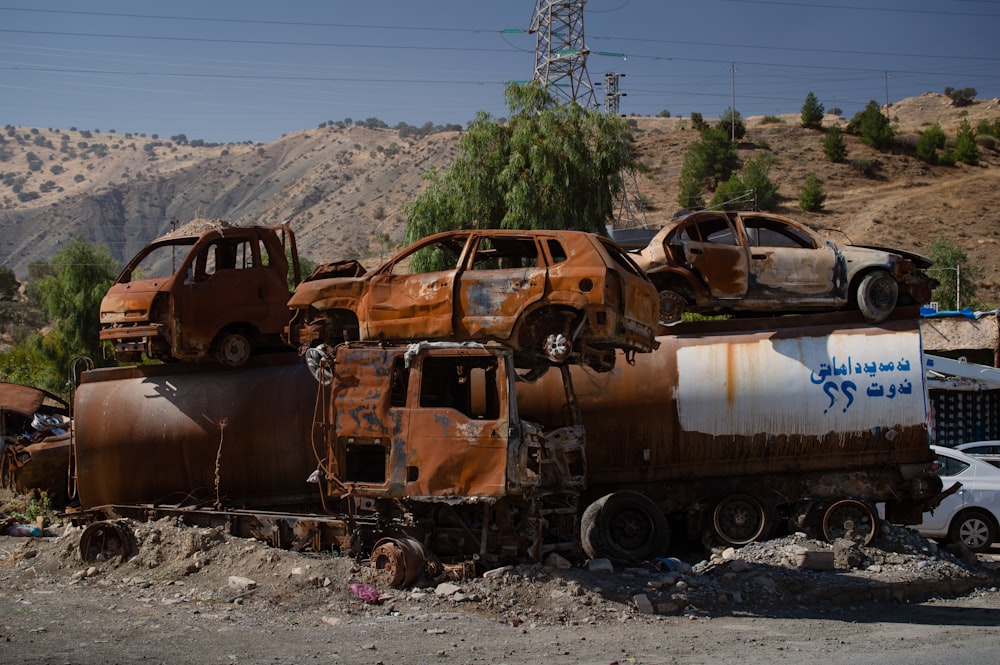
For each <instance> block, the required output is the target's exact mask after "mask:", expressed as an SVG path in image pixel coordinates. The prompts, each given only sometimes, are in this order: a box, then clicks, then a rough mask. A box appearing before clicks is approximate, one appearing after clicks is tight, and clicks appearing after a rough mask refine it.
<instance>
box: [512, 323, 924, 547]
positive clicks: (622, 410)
mask: <svg viewBox="0 0 1000 665" xmlns="http://www.w3.org/2000/svg"><path fill="white" fill-rule="evenodd" d="M670 330H671V334H670V335H663V336H660V337H659V338H658V340H659V342H660V346H659V349H658V350H656V351H654V352H653V353H650V354H642V355H639V356H637V357H636V359H635V364H633V365H630V364H628V363H625V362H619V363H617V364H616V366H615V369H614V371H612V372H610V373H605V374H597V373H595V372H592V371H588V370H587V369H586V368H580V367H574V368H573V370H572V376H573V383H574V386H575V388H576V393H577V396H578V399H579V406H580V410H581V411H582V413H583V424H584V428H585V430H586V433H587V458H588V469H589V472H588V475H587V489H586V491H585V493H584V495H583V497H582V504H581V505H583V506H587V508H586V510H585V511H584V513H583V516H582V533H581V537H582V544H583V547H584V549H585V550H586V551H587V553H588V554H590V555H597V554H601V553H603V554H610V555H612V556H615V557H616V558H621V559H644V558H648V557H650V556H652V555H655V554H658V553H660V552H662V551H664V550H665V549H667V547H668V542H669V534H670V526H671V525H673V526H674V527H675V528H676V527H677V526H681V527H683V528H684V529H685V530H686V532H687V534H688V536H692V535H694V536H695V537H703V536H709V537H713V538H714V540H715V541H716V542H720V541H721V542H722V543H726V544H731V545H742V544H746V543H749V542H751V541H754V540H758V539H762V538H766V537H768V536H769V535H771V534H773V533H775V532H776V531H777V529H778V528H779V527H785V526H789V527H790V528H792V529H794V530H807V531H812V532H813V533H814V534H815V535H817V536H822V537H825V538H827V539H830V540H832V539H834V538H836V537H839V536H843V535H849V536H851V537H853V538H854V539H856V540H858V541H860V542H868V541H870V539H871V538H872V536H873V535H874V534H875V532H876V527H877V524H878V519H877V513H876V504H877V503H879V502H885V504H886V517H887V519H889V520H890V521H892V522H895V523H899V524H915V523H917V522H919V521H920V515H921V513H922V512H923V511H924V510H926V509H928V508H930V507H932V506H933V505H936V504H935V499H936V498H937V496H938V495H939V493H940V491H941V483H940V480H939V479H938V478H937V476H935V475H934V468H935V467H934V455H933V453H932V452H931V451H930V449H929V447H928V435H927V424H928V423H927V402H926V391H925V387H924V377H923V369H922V357H921V342H920V331H919V326H918V321H917V317H916V316H915V315H914V316H908V313H906V312H903V313H900V314H899V315H897V318H895V319H893V320H890V321H887V322H885V323H883V324H880V325H876V326H873V325H871V324H867V323H864V322H862V321H860V319H859V318H858V317H857V316H855V315H853V314H830V315H820V316H810V317H809V318H808V319H807V318H804V317H779V318H773V319H755V320H729V321H715V322H713V321H706V322H700V323H687V324H682V325H679V326H676V327H674V328H671V329H670ZM558 380H559V379H558V376H549V375H546V376H543V377H542V378H541V379H540V380H538V381H536V382H534V383H521V384H519V392H518V402H519V406H520V410H521V413H522V414H523V415H524V416H525V417H526V418H531V419H533V420H535V421H537V422H540V423H543V424H545V425H549V426H552V425H556V424H558V423H560V422H562V421H563V420H564V417H565V416H564V406H563V404H562V403H561V401H560V399H559V398H558V392H559V391H558V388H559V386H558Z"/></svg>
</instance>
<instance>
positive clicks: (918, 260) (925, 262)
mask: <svg viewBox="0 0 1000 665" xmlns="http://www.w3.org/2000/svg"><path fill="white" fill-rule="evenodd" d="M851 248H857V249H869V250H874V251H876V252H883V253H885V254H897V255H899V256H902V257H903V258H904V259H909V260H910V261H913V264H914V265H915V266H917V267H918V268H929V267H931V265H933V263H934V262H933V261H932V260H931V259H930V257H927V256H924V255H923V254H917V253H916V252H908V251H906V250H904V249H896V248H895V247H879V246H878V245H847V246H845V247H844V251H849V250H850V249H851Z"/></svg>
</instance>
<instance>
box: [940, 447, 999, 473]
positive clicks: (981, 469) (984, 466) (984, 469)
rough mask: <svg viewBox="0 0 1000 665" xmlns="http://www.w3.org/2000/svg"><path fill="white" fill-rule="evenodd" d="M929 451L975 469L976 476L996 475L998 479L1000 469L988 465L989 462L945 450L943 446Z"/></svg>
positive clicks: (951, 450)
mask: <svg viewBox="0 0 1000 665" xmlns="http://www.w3.org/2000/svg"><path fill="white" fill-rule="evenodd" d="M931 450H933V451H934V452H935V453H937V454H939V455H944V456H945V457H951V458H953V459H957V460H959V461H960V462H964V463H965V464H968V465H969V466H974V467H976V475H977V476H978V475H996V476H998V477H1000V468H997V467H995V466H993V465H992V464H990V463H989V462H984V461H983V460H981V459H979V458H978V457H973V456H971V455H966V454H965V453H963V452H962V451H961V450H956V449H955V448H947V447H945V446H931Z"/></svg>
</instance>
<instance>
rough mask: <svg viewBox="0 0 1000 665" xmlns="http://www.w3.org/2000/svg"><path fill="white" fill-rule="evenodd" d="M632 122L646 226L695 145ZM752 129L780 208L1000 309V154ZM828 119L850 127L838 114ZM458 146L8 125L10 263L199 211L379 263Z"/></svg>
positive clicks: (944, 118)
mask: <svg viewBox="0 0 1000 665" xmlns="http://www.w3.org/2000/svg"><path fill="white" fill-rule="evenodd" d="M890 117H891V118H892V121H893V126H894V128H895V130H896V133H897V138H898V139H899V141H900V143H902V144H909V145H915V143H916V138H917V135H918V134H919V132H921V131H923V130H924V129H926V128H927V127H929V126H930V125H932V124H933V123H935V122H936V123H939V124H940V125H941V127H942V128H943V129H944V130H945V132H946V133H948V134H949V136H950V137H954V133H955V130H956V128H957V127H958V124H959V123H960V122H961V120H962V119H963V118H967V119H968V120H969V121H970V122H971V123H972V124H973V126H975V124H976V123H977V122H979V120H981V119H985V120H989V121H992V120H994V119H997V118H1000V102H998V101H997V100H989V101H982V100H981V101H978V102H977V103H975V104H974V105H972V106H969V107H965V108H956V107H953V106H952V105H951V104H950V102H949V100H948V99H947V98H945V97H943V96H941V95H937V94H932V93H928V94H925V95H922V96H920V97H915V98H911V99H907V100H903V101H901V102H898V103H894V104H893V105H892V107H891V109H890ZM630 121H631V122H632V124H633V127H634V129H635V136H636V148H637V150H638V152H639V155H640V158H641V160H642V162H643V163H644V164H645V165H647V166H648V167H649V172H648V173H646V174H642V175H640V176H638V180H637V185H638V190H639V193H640V194H641V196H642V198H643V200H644V201H645V202H646V203H647V205H648V207H647V211H646V213H645V223H646V224H648V225H651V226H655V225H657V224H658V223H659V221H661V220H663V219H666V218H668V217H670V215H671V214H672V213H673V212H674V210H676V208H677V207H678V206H677V204H676V197H677V178H678V175H679V173H680V169H681V165H682V163H683V157H684V153H685V151H686V150H687V148H688V146H689V145H690V144H691V143H692V142H693V141H695V140H696V139H697V138H698V135H697V132H695V131H693V130H692V129H691V123H690V120H689V119H686V118H633V119H631V120H630ZM744 121H745V124H746V126H747V129H748V135H747V137H746V138H745V139H744V141H743V142H742V143H741V145H740V156H741V158H744V159H745V158H748V157H751V156H754V155H755V154H760V153H761V152H762V151H765V150H768V151H770V152H772V153H773V154H774V155H775V157H776V158H777V162H776V164H775V166H774V168H773V169H772V171H771V178H772V180H774V181H775V182H776V183H778V185H779V193H780V194H781V196H782V197H783V199H784V200H783V204H784V205H783V209H782V210H781V212H784V213H785V214H789V215H790V216H793V217H795V218H797V219H801V220H802V221H805V222H808V223H810V224H813V225H815V226H818V227H824V228H827V229H833V230H835V231H830V232H829V234H830V236H831V237H832V238H833V239H834V240H843V236H844V235H846V236H848V237H849V238H850V240H851V241H853V242H855V243H868V244H878V245H887V246H893V245H895V246H899V247H902V248H906V249H911V250H915V251H924V252H925V251H926V249H927V246H928V244H929V242H930V241H931V240H932V239H933V238H934V237H935V236H936V235H937V234H939V233H940V234H943V235H944V236H946V237H949V238H951V239H953V240H954V241H955V242H956V243H957V244H958V245H959V246H960V247H961V248H962V249H963V250H965V251H966V252H967V253H968V254H969V258H970V262H971V263H972V264H974V265H977V266H979V267H981V268H982V269H983V271H984V277H983V279H982V280H981V282H980V293H979V296H980V299H981V300H983V301H984V302H986V303H988V304H989V305H991V306H996V305H997V304H1000V265H998V263H997V262H996V260H995V257H996V255H997V251H998V244H1000V153H998V152H997V151H996V149H988V148H985V147H983V146H981V147H980V156H981V160H982V164H981V165H980V166H976V167H970V166H966V165H958V166H954V167H945V166H931V165H928V164H925V163H924V162H921V161H919V160H917V159H916V158H914V157H913V156H911V155H908V154H904V151H902V150H900V151H899V152H897V153H895V154H887V153H879V152H876V151H874V150H872V149H870V148H867V147H866V146H863V145H860V144H859V143H858V142H857V141H856V139H855V138H854V137H850V136H845V139H846V141H847V144H848V159H849V160H851V159H866V160H871V161H872V162H874V163H875V164H876V165H877V172H876V175H875V176H874V177H865V176H863V175H862V174H861V173H859V172H858V170H857V169H855V168H853V167H852V166H850V165H849V164H834V163H831V162H829V161H828V160H827V159H826V158H825V157H824V155H823V152H822V133H820V132H818V131H813V130H806V129H802V128H801V127H799V116H798V114H790V115H786V116H780V117H777V118H775V117H767V118H762V117H749V118H745V119H744ZM824 124H826V125H828V126H829V125H832V124H840V125H845V124H846V120H845V119H844V118H840V117H837V116H827V118H826V119H825V120H824ZM88 134H89V135H88ZM458 136H459V134H458V132H446V133H440V134H433V135H431V136H428V137H425V138H412V137H408V138H401V137H400V136H399V135H398V133H397V132H396V131H394V130H389V129H367V128H364V127H347V128H337V127H325V128H318V129H311V130H305V131H298V132H292V133H289V134H287V135H285V136H284V137H282V138H281V139H280V140H278V141H276V142H274V143H271V144H258V145H249V144H235V145H222V146H192V145H189V144H177V143H175V142H172V141H167V140H163V139H155V138H146V137H142V136H139V135H129V134H125V135H118V134H112V133H104V134H98V133H84V132H79V131H76V130H59V129H40V128H35V129H32V128H12V127H8V128H7V130H6V131H5V132H4V133H3V134H0V138H2V139H3V141H2V142H0V173H2V183H0V230H2V233H0V264H4V265H7V266H9V267H11V268H13V269H14V270H15V272H16V273H17V275H18V277H20V278H21V279H23V278H24V277H25V276H26V274H27V266H28V264H29V263H30V262H31V261H33V260H36V259H39V258H46V259H47V258H51V257H52V256H53V255H55V254H56V253H57V252H58V251H59V249H60V247H61V246H62V244H63V243H64V242H66V241H67V240H68V239H69V238H71V237H73V236H74V235H77V234H81V235H83V236H84V237H85V238H87V239H88V240H90V241H93V242H100V243H104V244H106V245H107V246H108V247H109V248H110V249H111V250H112V253H113V255H114V256H115V257H116V258H117V259H119V260H120V261H123V262H124V261H125V260H127V259H128V258H130V257H131V256H132V255H133V254H134V253H135V252H136V251H138V250H139V249H140V248H141V247H142V246H143V245H144V244H145V243H146V242H148V241H149V240H150V239H152V238H154V237H156V236H158V235H162V234H163V233H165V232H167V231H169V230H170V228H171V222H172V221H177V222H179V223H184V222H186V221H189V220H191V219H193V218H196V217H204V218H221V219H227V220H229V221H231V222H234V223H239V224H254V223H259V224H273V223H278V222H282V221H288V222H289V223H290V224H291V225H292V227H293V228H294V229H295V230H296V232H297V234H298V237H299V247H300V250H301V251H302V253H303V254H304V255H306V256H308V257H309V258H311V259H312V260H314V261H329V260H335V259H339V258H360V259H362V260H364V261H365V262H366V263H367V264H369V265H371V264H373V263H377V262H378V260H379V258H380V256H383V255H385V253H386V252H387V251H389V250H390V249H391V248H392V246H394V245H395V244H398V243H399V241H400V239H401V237H402V230H403V226H404V219H403V217H402V214H401V209H402V206H403V205H404V204H405V203H406V202H407V201H410V200H412V199H413V197H414V196H415V195H416V194H417V192H419V191H420V188H421V186H422V182H423V181H422V176H423V175H424V174H425V173H426V172H427V170H428V169H430V168H435V167H436V168H439V169H443V168H447V165H448V164H449V163H450V161H451V160H452V159H453V157H454V155H455V144H456V140H457V138H458ZM910 152H912V151H910ZM809 173H815V174H816V175H817V176H818V177H819V178H820V179H821V180H822V182H823V188H824V190H825V191H826V193H827V202H826V208H825V211H824V212H823V213H819V214H814V213H804V212H802V211H801V210H799V208H798V205H797V198H798V192H799V189H800V188H801V187H802V184H803V183H804V181H805V179H806V177H807V175H808V174H809ZM17 185H20V187H18V186H17ZM33 193H34V194H33ZM19 195H20V196H19ZM36 196H37V198H33V197H36ZM21 199H25V200H21Z"/></svg>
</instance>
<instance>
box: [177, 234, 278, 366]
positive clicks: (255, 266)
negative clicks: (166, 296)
mask: <svg viewBox="0 0 1000 665" xmlns="http://www.w3.org/2000/svg"><path fill="white" fill-rule="evenodd" d="M194 251H196V252H197V254H196V255H195V257H194V261H193V262H192V274H191V275H190V278H189V279H185V280H183V284H182V285H181V287H180V288H179V290H178V291H177V292H176V296H175V297H176V299H177V302H175V304H174V308H175V311H177V312H178V315H179V319H180V326H179V328H180V330H181V331H182V334H181V335H180V339H181V347H182V348H181V349H177V351H180V352H182V353H183V355H189V354H193V353H195V352H197V351H208V349H209V347H210V346H211V344H212V341H213V339H214V338H215V335H216V334H217V333H218V332H219V331H220V330H222V329H223V328H225V327H226V326H227V325H229V324H231V323H239V322H249V323H253V324H254V325H255V326H259V322H260V321H261V320H266V316H265V315H266V312H267V305H266V302H267V296H268V293H269V291H268V290H267V287H266V285H265V283H264V279H263V277H264V273H265V272H266V271H265V270H264V269H263V268H262V267H261V265H260V264H261V257H260V249H259V247H258V246H257V243H256V241H254V240H253V239H252V238H246V237H242V238H233V237H216V238H214V239H213V240H211V241H209V242H207V243H206V244H204V245H197V246H196V247H195V250H194ZM285 293H286V296H285V300H286V301H287V287H285Z"/></svg>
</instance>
